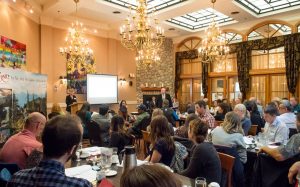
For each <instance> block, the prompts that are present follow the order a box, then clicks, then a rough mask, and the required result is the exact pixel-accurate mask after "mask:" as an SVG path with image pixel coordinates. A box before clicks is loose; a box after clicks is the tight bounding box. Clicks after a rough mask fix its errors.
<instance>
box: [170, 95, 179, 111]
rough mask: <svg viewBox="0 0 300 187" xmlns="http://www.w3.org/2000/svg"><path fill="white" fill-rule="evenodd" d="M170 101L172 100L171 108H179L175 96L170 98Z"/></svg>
mask: <svg viewBox="0 0 300 187" xmlns="http://www.w3.org/2000/svg"><path fill="white" fill-rule="evenodd" d="M172 102H173V108H174V109H178V108H179V102H178V100H177V98H176V97H173V98H172Z"/></svg>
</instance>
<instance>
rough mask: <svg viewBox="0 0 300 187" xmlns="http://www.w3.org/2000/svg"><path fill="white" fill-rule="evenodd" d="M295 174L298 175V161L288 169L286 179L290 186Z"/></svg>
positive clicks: (299, 162) (299, 166) (299, 170)
mask: <svg viewBox="0 0 300 187" xmlns="http://www.w3.org/2000/svg"><path fill="white" fill-rule="evenodd" d="M296 174H298V175H300V161H298V162H295V163H294V164H293V165H292V166H291V168H290V169H289V173H288V178H289V183H290V184H294V182H295V177H296V176H295V175H296Z"/></svg>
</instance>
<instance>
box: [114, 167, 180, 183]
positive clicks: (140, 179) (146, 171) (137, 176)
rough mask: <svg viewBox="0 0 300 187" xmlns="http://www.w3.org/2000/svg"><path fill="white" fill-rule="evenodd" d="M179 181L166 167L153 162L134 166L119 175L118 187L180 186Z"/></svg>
mask: <svg viewBox="0 0 300 187" xmlns="http://www.w3.org/2000/svg"><path fill="white" fill-rule="evenodd" d="M181 186H182V184H181V181H180V180H179V179H178V178H177V177H176V176H174V174H173V173H172V172H170V171H169V170H167V169H166V168H164V167H162V166H160V165H157V164H153V165H146V164H144V165H141V166H136V167H134V168H132V169H130V170H129V171H127V172H125V173H124V174H123V175H122V176H121V181H120V187H181Z"/></svg>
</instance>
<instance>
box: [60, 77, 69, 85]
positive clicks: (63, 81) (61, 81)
mask: <svg viewBox="0 0 300 187" xmlns="http://www.w3.org/2000/svg"><path fill="white" fill-rule="evenodd" d="M59 80H60V81H59V84H60V85H61V84H62V85H66V84H67V77H66V76H59Z"/></svg>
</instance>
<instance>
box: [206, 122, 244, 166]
mask: <svg viewBox="0 0 300 187" xmlns="http://www.w3.org/2000/svg"><path fill="white" fill-rule="evenodd" d="M211 141H212V143H213V144H216V145H223V146H230V147H236V150H237V153H238V154H239V156H240V159H241V162H242V163H246V162H247V150H246V143H245V141H244V139H243V135H242V134H240V133H233V134H228V133H227V132H225V131H224V129H223V128H222V127H216V128H215V129H214V130H212V131H211Z"/></svg>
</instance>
